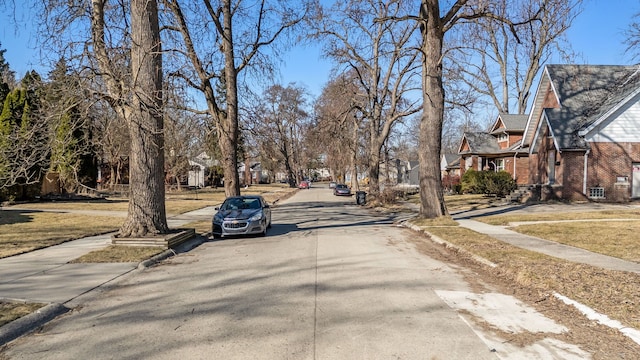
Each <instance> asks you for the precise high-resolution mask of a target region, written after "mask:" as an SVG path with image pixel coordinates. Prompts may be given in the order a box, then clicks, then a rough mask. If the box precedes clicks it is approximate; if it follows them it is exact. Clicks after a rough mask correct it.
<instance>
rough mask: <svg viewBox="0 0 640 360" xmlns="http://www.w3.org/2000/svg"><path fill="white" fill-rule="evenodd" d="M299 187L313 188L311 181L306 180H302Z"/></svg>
mask: <svg viewBox="0 0 640 360" xmlns="http://www.w3.org/2000/svg"><path fill="white" fill-rule="evenodd" d="M298 189H311V183H310V182H308V181H306V180H303V181H300V184H298Z"/></svg>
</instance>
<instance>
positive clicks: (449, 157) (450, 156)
mask: <svg viewBox="0 0 640 360" xmlns="http://www.w3.org/2000/svg"><path fill="white" fill-rule="evenodd" d="M442 156H443V157H444V161H445V162H446V163H447V166H448V165H451V163H453V162H454V161H456V160H458V159H460V155H458V154H442Z"/></svg>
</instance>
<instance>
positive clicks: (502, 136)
mask: <svg viewBox="0 0 640 360" xmlns="http://www.w3.org/2000/svg"><path fill="white" fill-rule="evenodd" d="M508 140H509V135H507V134H505V133H502V134H500V135H498V142H502V141H508Z"/></svg>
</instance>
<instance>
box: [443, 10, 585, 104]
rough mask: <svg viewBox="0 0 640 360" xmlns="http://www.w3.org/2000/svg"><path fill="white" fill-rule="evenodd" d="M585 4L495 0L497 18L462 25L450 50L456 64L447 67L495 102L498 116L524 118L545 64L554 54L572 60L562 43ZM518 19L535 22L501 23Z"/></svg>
mask: <svg viewBox="0 0 640 360" xmlns="http://www.w3.org/2000/svg"><path fill="white" fill-rule="evenodd" d="M581 4H582V0H571V1H566V0H535V1H531V0H520V1H507V0H495V1H493V3H492V8H491V9H492V12H493V13H495V14H497V15H499V17H492V16H490V17H479V18H474V19H470V20H469V21H467V22H464V23H460V28H459V29H458V31H457V39H455V40H454V39H452V41H451V44H450V45H449V46H448V47H449V48H450V49H451V51H449V52H448V54H447V56H450V57H451V58H453V59H455V60H454V61H450V62H448V63H449V64H451V66H453V67H454V69H455V71H456V72H459V73H461V74H462V75H463V76H462V79H463V80H464V81H465V82H466V84H467V85H468V86H469V87H471V88H472V89H473V90H474V91H475V92H476V93H477V94H479V95H482V96H485V97H488V98H489V99H491V102H492V103H493V105H494V106H495V107H496V108H497V110H498V112H499V113H512V112H515V113H518V114H524V113H525V112H526V110H527V103H528V100H529V97H530V95H531V88H532V86H533V82H534V80H535V77H536V75H537V74H538V73H539V71H540V69H541V68H542V66H543V65H544V63H545V62H546V61H547V60H548V59H549V58H550V57H551V55H552V54H554V53H555V54H564V56H565V58H571V54H570V50H568V49H570V47H569V44H568V43H567V42H566V41H563V39H564V34H565V32H566V31H567V30H568V29H569V27H570V26H571V24H572V22H573V20H574V19H575V17H576V16H577V15H578V14H579V13H580V11H581V9H580V6H581ZM516 18H517V19H531V18H536V19H537V20H536V21H530V22H525V23H523V24H520V25H518V26H515V27H512V24H509V23H506V22H504V21H502V20H501V19H516ZM514 30H515V31H514ZM456 42H460V43H459V44H457V43H456ZM511 101H514V102H515V105H512V103H511Z"/></svg>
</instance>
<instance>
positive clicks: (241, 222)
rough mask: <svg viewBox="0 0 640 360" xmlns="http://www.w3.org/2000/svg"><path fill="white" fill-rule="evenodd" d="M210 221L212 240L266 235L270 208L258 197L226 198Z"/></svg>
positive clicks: (269, 224) (269, 222)
mask: <svg viewBox="0 0 640 360" xmlns="http://www.w3.org/2000/svg"><path fill="white" fill-rule="evenodd" d="M216 210H217V211H218V212H217V213H216V214H215V215H214V216H213V219H212V220H211V234H212V235H213V237H214V238H217V237H223V236H227V235H249V234H260V235H262V236H266V235H267V229H268V228H270V227H271V207H270V206H269V204H267V202H266V201H265V200H264V198H263V197H262V196H260V195H245V196H232V197H228V198H227V199H226V200H225V201H224V202H223V203H222V205H221V206H220V207H219V208H216Z"/></svg>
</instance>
